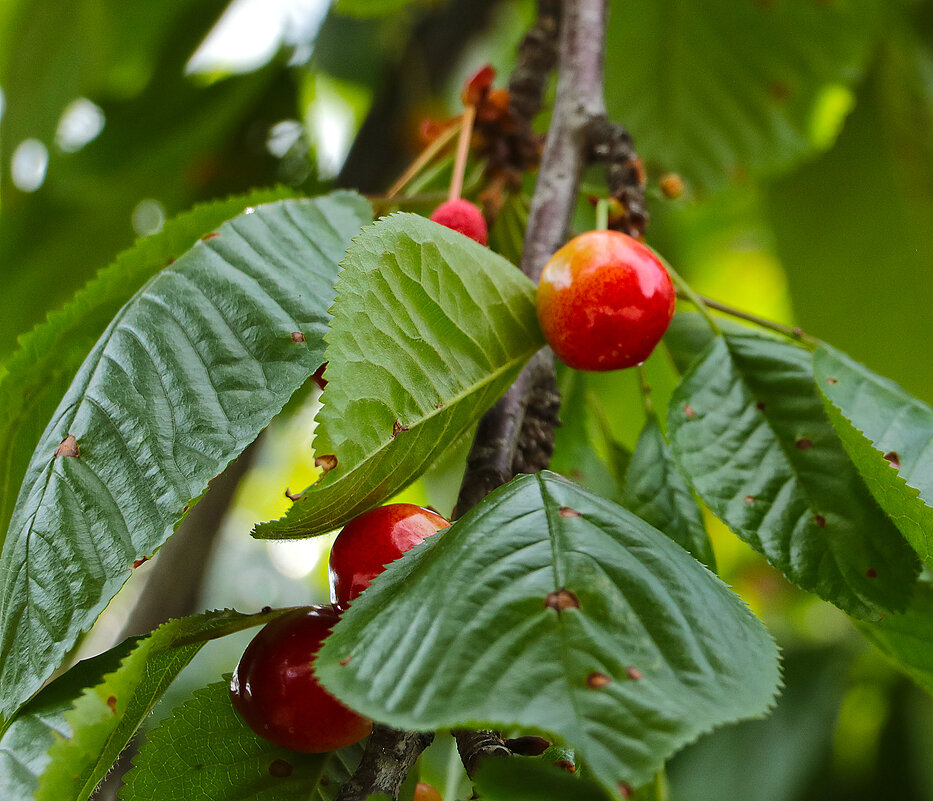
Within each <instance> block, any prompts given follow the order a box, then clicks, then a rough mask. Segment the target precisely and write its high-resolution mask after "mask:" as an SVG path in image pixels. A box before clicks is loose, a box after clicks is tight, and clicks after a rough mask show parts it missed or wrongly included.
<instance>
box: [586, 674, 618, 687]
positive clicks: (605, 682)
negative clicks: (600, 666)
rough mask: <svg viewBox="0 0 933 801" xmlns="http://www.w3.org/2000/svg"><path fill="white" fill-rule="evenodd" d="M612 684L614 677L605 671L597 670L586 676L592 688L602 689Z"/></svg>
mask: <svg viewBox="0 0 933 801" xmlns="http://www.w3.org/2000/svg"><path fill="white" fill-rule="evenodd" d="M610 684H612V679H610V678H609V677H608V676H607V675H606V674H605V673H600V672H599V671H596V670H594V671H593V672H592V673H590V675H589V676H587V677H586V686H587V687H589V688H590V689H591V690H601V689H602V688H603V687H608V686H609V685H610Z"/></svg>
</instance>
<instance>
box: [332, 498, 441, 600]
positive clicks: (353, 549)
mask: <svg viewBox="0 0 933 801" xmlns="http://www.w3.org/2000/svg"><path fill="white" fill-rule="evenodd" d="M449 525H450V523H449V522H448V521H446V520H445V519H444V518H443V517H441V516H440V515H439V514H436V513H435V512H432V511H430V510H429V509H422V508H421V507H420V506H415V505H414V504H411V503H392V504H389V505H388V506H378V507H376V508H375V509H371V510H370V511H368V512H364V513H363V514H361V515H360V516H359V517H357V518H355V519H354V520H351V521H350V522H349V523H347V525H346V526H344V528H343V530H342V531H341V532H340V533H339V534H338V535H337V539H336V540H334V546H333V548H331V552H330V586H331V590H330V595H331V600H332V601H333V602H334V603H335V604H336V605H337V606H338V607H340V608H344V607H346V606H347V604H349V603H350V601H352V600H353V599H354V598H356V597H357V596H359V594H360V593H361V592H363V590H365V589H366V588H367V587H368V586H369V583H370V582H371V581H372V580H373V579H374V578H375V577H376V576H378V575H379V574H380V573H381V572H382V571H383V570H385V566H386V565H387V564H389V562H394V561H395V560H396V559H398V558H399V557H400V556H401V555H402V554H403V553H405V551H407V550H408V549H409V548H413V547H414V546H415V545H417V544H418V543H419V542H422V541H424V539H425V538H427V537H430V536H431V535H432V534H434V533H435V532H436V531H440V529H442V528H447V526H449Z"/></svg>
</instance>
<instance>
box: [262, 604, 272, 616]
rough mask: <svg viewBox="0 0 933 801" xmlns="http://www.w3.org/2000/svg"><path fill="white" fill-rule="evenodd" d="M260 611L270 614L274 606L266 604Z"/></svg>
mask: <svg viewBox="0 0 933 801" xmlns="http://www.w3.org/2000/svg"><path fill="white" fill-rule="evenodd" d="M260 611H261V612H262V614H264V615H268V614H269V612H271V611H272V607H271V606H264V607H263V608H262V609H261V610H260Z"/></svg>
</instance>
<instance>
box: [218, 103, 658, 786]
mask: <svg viewBox="0 0 933 801" xmlns="http://www.w3.org/2000/svg"><path fill="white" fill-rule="evenodd" d="M487 89H488V87H487ZM460 162H461V163H460V165H459V172H460V174H461V177H462V171H463V159H462V158H461V159H460ZM459 183H460V181H458V184H459ZM458 194H459V193H458V192H455V193H453V195H454V196H453V197H452V198H451V199H450V200H448V201H446V202H444V203H442V204H441V205H440V206H438V207H437V208H436V209H435V210H434V212H433V213H432V214H431V219H432V220H433V221H435V222H437V223H440V224H441V225H444V226H446V227H448V228H451V229H453V230H455V231H458V232H459V233H461V234H463V235H465V236H467V237H469V238H470V239H473V240H475V241H476V242H478V243H479V244H481V245H486V244H487V242H488V239H489V236H488V226H487V223H486V219H485V216H484V214H483V212H482V211H481V210H480V209H479V208H478V207H477V206H476V205H474V204H473V203H471V202H470V201H468V200H464V199H463V198H460V197H459V196H457V195H458ZM674 303H675V292H674V286H673V283H672V281H671V278H670V275H669V274H668V271H667V269H666V268H665V266H664V263H663V261H662V260H661V259H660V258H659V257H658V256H657V255H656V254H655V253H654V252H653V251H652V250H651V249H650V248H648V247H646V246H645V245H643V244H642V243H641V242H639V241H638V240H636V239H633V238H632V237H630V236H628V235H626V234H623V233H620V232H619V231H613V230H598V231H589V232H587V233H585V234H581V235H580V236H577V237H575V238H573V239H571V240H570V241H569V242H568V243H567V244H566V245H564V247H562V248H561V249H560V250H558V251H557V252H556V253H555V254H554V255H553V256H552V257H551V259H550V260H549V261H548V263H547V265H546V266H545V267H544V270H543V272H542V275H541V280H540V282H539V285H538V294H537V309H538V319H539V321H540V324H541V329H542V331H543V332H544V335H545V339H546V340H547V342H548V344H549V345H550V346H551V348H552V349H553V351H554V352H555V353H556V354H557V356H559V357H560V359H561V360H562V361H563V362H564V363H565V364H567V365H568V366H569V367H572V368H575V369H578V370H595V371H605V370H617V369H622V368H626V367H633V366H635V365H638V364H641V363H642V362H643V361H645V359H647V358H648V356H649V355H650V354H651V352H652V351H653V350H654V348H655V346H656V345H657V344H658V342H660V340H661V337H662V336H663V335H664V332H665V331H666V330H667V327H668V325H669V324H670V321H671V318H672V317H673V314H674ZM448 525H449V522H448V521H447V520H445V519H444V518H443V517H441V516H440V515H438V514H436V513H435V512H432V511H430V510H428V509H423V508H421V507H420V506H413V505H411V504H390V505H388V506H382V507H379V508H377V509H373V510H371V511H369V512H366V513H365V514H362V515H360V516H359V517H357V518H356V519H354V520H353V521H352V522H350V523H349V524H348V525H347V526H346V527H345V528H344V529H343V530H342V531H341V532H340V534H339V535H338V536H337V539H336V540H335V542H334V545H333V549H332V550H331V554H330V580H331V600H332V602H333V603H332V605H330V606H317V607H310V608H306V609H298V610H295V611H293V612H289V613H287V614H284V615H282V616H281V617H279V618H276V619H275V620H274V621H273V622H271V623H269V624H268V625H267V626H266V627H265V628H263V629H262V630H261V631H260V632H259V634H258V635H257V636H256V637H255V639H254V640H253V641H252V642H251V643H250V644H249V646H248V647H247V649H246V651H245V652H244V654H243V657H242V658H241V659H240V663H239V665H237V668H236V672H235V673H234V675H233V679H232V681H231V684H230V694H231V698H232V700H233V705H234V706H235V707H236V709H237V711H238V712H239V713H240V715H241V716H242V717H243V719H244V720H245V721H246V723H247V724H248V725H249V726H250V728H251V729H252V730H253V731H255V732H256V733H257V734H259V735H260V736H261V737H263V738H265V739H266V740H268V741H269V742H271V743H273V744H275V745H278V746H281V747H283V748H289V749H291V750H294V751H303V752H307V753H322V752H325V751H332V750H335V749H338V748H343V747H345V746H348V745H351V744H353V743H355V742H357V741H359V740H361V739H362V738H363V737H365V736H366V735H367V734H369V732H370V731H371V730H372V721H371V720H368V719H367V718H364V717H363V716H361V715H359V714H357V713H356V712H354V711H353V710H351V709H348V708H347V707H345V706H344V705H343V704H341V703H340V702H339V701H338V700H337V699H336V698H334V697H333V696H332V695H330V694H329V693H328V692H327V691H326V690H325V689H324V688H323V687H322V686H321V685H320V684H319V683H318V681H317V679H316V678H315V675H314V669H313V661H314V658H315V655H316V654H317V652H318V650H319V649H320V647H321V644H322V643H323V641H324V640H325V638H326V637H327V635H328V634H329V633H330V631H331V629H332V628H333V626H334V624H335V623H336V622H337V620H338V619H339V615H340V614H341V612H343V611H344V610H345V609H346V608H347V607H348V605H349V604H350V603H351V602H352V601H353V599H354V598H356V597H358V596H359V595H360V593H362V592H363V591H364V590H365V589H366V588H367V587H368V586H369V584H370V582H371V581H372V580H373V579H374V578H375V577H376V576H377V575H379V574H380V573H381V572H382V571H383V570H384V569H385V566H386V565H387V564H389V563H390V562H393V561H395V560H396V559H398V558H399V557H400V556H401V555H402V554H403V553H405V552H406V551H407V550H409V549H410V548H412V547H414V546H415V545H417V544H418V543H420V542H422V541H423V540H424V539H425V538H426V537H429V536H431V535H432V534H434V533H436V532H437V531H439V530H441V529H443V528H446V527H447V526H448ZM415 797H416V799H418V801H434V799H439V798H440V796H439V795H438V794H437V791H436V790H434V788H431V787H429V786H428V785H423V784H419V788H418V793H417V794H416V796H415Z"/></svg>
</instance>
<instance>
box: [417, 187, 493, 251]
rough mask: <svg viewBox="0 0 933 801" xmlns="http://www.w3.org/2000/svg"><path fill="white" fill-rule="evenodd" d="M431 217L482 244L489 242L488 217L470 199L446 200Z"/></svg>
mask: <svg viewBox="0 0 933 801" xmlns="http://www.w3.org/2000/svg"><path fill="white" fill-rule="evenodd" d="M431 219H432V220H434V222H436V223H440V224H441V225H444V226H446V227H447V228H452V229H453V230H454V231H459V232H460V233H461V234H463V235H464V236H468V237H470V239H472V240H474V241H476V242H479V243H480V244H481V245H486V244H488V243H489V228H488V227H487V225H486V218H485V217H484V216H483V212H482V211H480V209H479V207H478V206H475V205H474V204H473V203H470V201H469V200H464V199H463V198H458V199H457V200H446V201H444V202H443V203H441V205H440V206H438V207H437V208H436V209H434V211H433V212H432V213H431Z"/></svg>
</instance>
